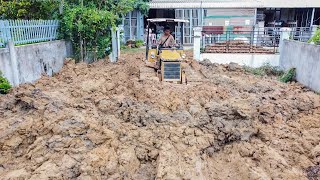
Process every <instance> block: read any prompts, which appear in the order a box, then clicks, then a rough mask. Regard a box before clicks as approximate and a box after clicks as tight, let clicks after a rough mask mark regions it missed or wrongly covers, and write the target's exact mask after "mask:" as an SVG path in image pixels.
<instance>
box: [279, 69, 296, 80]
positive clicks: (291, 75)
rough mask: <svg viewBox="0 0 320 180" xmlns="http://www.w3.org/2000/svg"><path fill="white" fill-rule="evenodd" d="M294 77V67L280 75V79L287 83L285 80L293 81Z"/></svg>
mask: <svg viewBox="0 0 320 180" xmlns="http://www.w3.org/2000/svg"><path fill="white" fill-rule="evenodd" d="M295 77H296V68H291V69H289V70H288V71H287V72H286V73H284V74H283V75H282V76H281V77H280V81H281V82H284V83H287V82H290V81H293V80H294V79H295Z"/></svg>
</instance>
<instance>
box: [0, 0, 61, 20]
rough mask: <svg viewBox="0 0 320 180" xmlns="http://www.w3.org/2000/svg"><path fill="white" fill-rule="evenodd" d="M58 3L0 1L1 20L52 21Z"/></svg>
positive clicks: (51, 0)
mask: <svg viewBox="0 0 320 180" xmlns="http://www.w3.org/2000/svg"><path fill="white" fill-rule="evenodd" d="M59 4H60V2H59V1H56V0H47V1H30V0H6V1H5V0H0V18H1V19H54V18H57V15H58V13H59Z"/></svg>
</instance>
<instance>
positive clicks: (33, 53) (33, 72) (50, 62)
mask: <svg viewBox="0 0 320 180" xmlns="http://www.w3.org/2000/svg"><path fill="white" fill-rule="evenodd" d="M14 51H15V54H16V62H17V66H18V71H17V72H18V77H19V80H18V81H19V82H18V84H22V83H28V82H33V81H35V80H37V79H39V78H40V77H41V75H42V74H43V73H45V74H47V75H49V76H51V75H52V74H53V73H56V72H58V71H59V70H60V69H61V68H62V66H63V63H64V59H65V58H66V57H68V56H70V55H71V43H67V42H65V41H62V40H58V41H50V42H43V43H37V44H29V45H23V46H16V47H14ZM12 67H14V66H12V60H11V57H10V52H9V48H1V49H0V70H1V71H2V72H3V74H4V76H5V77H6V78H7V79H8V80H9V82H10V83H11V84H14V76H15V74H14V73H13V70H12Z"/></svg>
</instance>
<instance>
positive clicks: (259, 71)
mask: <svg viewBox="0 0 320 180" xmlns="http://www.w3.org/2000/svg"><path fill="white" fill-rule="evenodd" d="M243 68H244V70H245V71H247V72H249V73H252V74H254V75H257V76H280V75H282V74H283V71H281V70H280V68H279V67H278V66H271V65H270V64H269V63H265V64H264V65H262V66H261V67H258V68H252V67H249V66H243Z"/></svg>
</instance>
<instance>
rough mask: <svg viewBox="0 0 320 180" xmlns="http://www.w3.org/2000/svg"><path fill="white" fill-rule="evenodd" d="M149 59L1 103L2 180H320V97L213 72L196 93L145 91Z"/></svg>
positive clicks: (82, 71)
mask: <svg viewBox="0 0 320 180" xmlns="http://www.w3.org/2000/svg"><path fill="white" fill-rule="evenodd" d="M142 57H143V53H129V54H126V55H124V56H123V57H122V60H121V61H120V62H119V63H117V64H111V63H107V62H97V63H95V64H90V65H87V64H81V63H80V64H74V62H73V61H68V62H67V63H66V65H65V66H64V68H63V69H62V70H61V72H60V73H58V74H56V75H55V76H54V77H43V78H41V79H40V80H38V81H37V82H35V83H34V84H26V85H22V86H20V87H18V88H15V89H13V90H12V91H11V92H10V94H8V95H5V96H1V97H0V153H1V154H0V177H1V179H139V180H143V179H146V180H149V179H150V180H151V179H223V180H225V179H232V180H234V179H263V180H267V179H290V180H294V179H299V180H300V179H308V178H309V179H317V178H320V166H319V163H320V96H319V95H317V94H315V93H313V92H312V91H310V90H308V89H306V88H304V87H303V86H301V85H299V84H297V83H291V84H283V83H281V82H278V81H277V80H276V78H274V77H273V78H272V77H259V76H254V75H251V74H248V73H246V72H244V71H243V70H242V69H239V68H238V67H230V66H217V65H214V64H210V63H202V65H197V64H195V65H194V66H193V67H194V68H195V69H196V70H198V72H199V73H200V74H202V76H203V78H204V79H205V80H206V81H205V82H204V83H200V84H198V85H178V84H170V83H158V82H156V81H153V80H144V81H139V69H140V66H142V65H143V61H142Z"/></svg>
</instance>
